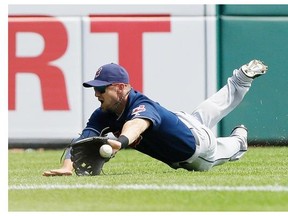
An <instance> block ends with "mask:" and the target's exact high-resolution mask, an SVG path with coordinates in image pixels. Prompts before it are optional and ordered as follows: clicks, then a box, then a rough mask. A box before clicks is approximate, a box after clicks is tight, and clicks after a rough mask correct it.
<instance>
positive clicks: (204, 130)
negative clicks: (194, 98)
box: [180, 70, 253, 171]
mask: <svg viewBox="0 0 288 216" xmlns="http://www.w3.org/2000/svg"><path fill="white" fill-rule="evenodd" d="M252 81H253V79H251V78H248V77H246V76H245V75H244V74H243V73H242V72H241V71H239V70H234V71H233V75H232V76H231V77H230V78H228V80H227V84H226V85H225V86H224V87H223V88H221V89H220V90H219V91H218V92H216V93H215V94H214V95H212V96H211V97H209V98H208V99H207V100H205V101H204V102H203V103H201V104H200V105H199V106H198V107H197V108H196V109H195V111H194V112H193V113H192V115H191V117H192V118H190V117H189V116H188V115H186V116H185V115H182V116H181V118H180V119H182V120H183V121H184V122H186V124H187V125H189V124H190V125H191V128H194V129H193V130H194V132H195V133H196V134H197V135H198V138H199V140H200V148H199V149H198V151H199V152H198V154H199V156H198V157H197V158H196V159H193V160H191V161H189V159H188V160H187V161H185V162H184V163H181V166H182V167H183V168H185V169H187V170H195V171H207V170H209V169H211V168H212V167H213V166H217V165H220V164H223V163H225V162H227V161H229V160H230V159H231V157H232V156H234V155H236V154H239V152H240V142H241V141H240V140H239V138H238V137H235V136H233V137H225V138H216V137H215V135H214V134H213V132H212V131H211V130H210V129H211V128H213V127H214V126H215V125H216V124H217V123H218V122H219V121H220V120H221V119H222V118H224V117H225V116H226V115H227V114H228V113H230V112H231V111H232V110H233V109H234V108H235V107H236V106H237V105H239V103H240V102H241V101H242V100H243V98H244V96H245V95H246V93H247V92H248V91H249V88H250V87H251V83H252ZM193 119H196V121H197V122H198V123H197V122H195V120H193ZM187 122H189V123H187ZM240 153H241V152H240ZM241 154H242V153H241ZM243 154H244V153H243ZM241 156H242V155H241Z"/></svg>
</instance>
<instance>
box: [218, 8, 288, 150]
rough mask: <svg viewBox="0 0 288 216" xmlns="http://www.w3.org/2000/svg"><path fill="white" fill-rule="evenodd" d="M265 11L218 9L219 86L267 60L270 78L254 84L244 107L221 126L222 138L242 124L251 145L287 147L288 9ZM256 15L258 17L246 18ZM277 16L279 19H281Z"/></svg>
mask: <svg viewBox="0 0 288 216" xmlns="http://www.w3.org/2000/svg"><path fill="white" fill-rule="evenodd" d="M275 7H276V9H277V10H276V9H275ZM256 9H257V10H256ZM262 9H263V10H262V11H261V6H257V7H255V6H247V5H246V6H241V7H240V6H237V5H235V6H232V5H229V6H225V5H223V6H218V12H219V14H218V15H219V22H218V27H219V28H218V69H219V71H218V72H219V87H220V86H222V85H224V84H225V83H226V80H227V78H228V77H229V76H230V75H231V73H232V70H233V69H235V68H238V67H239V66H241V65H242V64H243V63H246V62H249V61H250V60H251V59H260V60H263V61H264V62H265V63H266V64H267V65H268V66H269V70H268V73H267V74H266V75H264V76H262V77H260V78H259V79H256V80H255V81H254V83H253V86H252V88H251V90H250V91H249V92H248V94H247V96H246V97H245V98H244V101H243V102H242V103H241V104H240V106H239V107H237V108H236V109H235V110H234V111H233V112H232V113H230V114H229V115H228V116H227V117H226V118H225V119H224V120H222V121H221V124H220V134H221V135H225V136H226V135H228V134H229V133H230V131H231V129H232V128H233V127H234V126H235V125H237V124H239V123H243V124H245V125H246V126H247V127H248V129H249V141H250V142H251V141H252V142H255V144H256V143H266V144H270V145H272V144H273V145H274V144H276V145H286V144H287V143H288V6H286V7H282V8H280V7H277V6H271V8H270V10H269V8H268V7H267V6H265V7H263V8H262ZM280 9H281V10H280ZM253 11H254V12H255V14H254V16H246V15H247V14H249V15H252V12H253ZM273 11H274V13H273ZM279 11H280V12H281V13H280V14H279V15H280V16H277V13H278V12H279ZM221 13H223V14H224V15H223V14H221ZM226 14H230V15H226ZM234 14H236V15H237V16H234ZM241 14H242V15H241ZM265 14H268V15H269V16H268V15H265ZM271 14H273V16H272V15H271ZM283 14H286V15H287V16H283ZM232 15H233V16H232ZM244 15H245V16H244ZM256 15H261V16H256ZM270 15H271V16H270Z"/></svg>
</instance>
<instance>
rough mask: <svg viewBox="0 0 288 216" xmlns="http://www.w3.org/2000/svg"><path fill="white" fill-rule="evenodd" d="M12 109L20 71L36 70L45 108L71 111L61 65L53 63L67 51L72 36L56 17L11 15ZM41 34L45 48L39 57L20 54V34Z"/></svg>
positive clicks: (9, 78)
mask: <svg viewBox="0 0 288 216" xmlns="http://www.w3.org/2000/svg"><path fill="white" fill-rule="evenodd" d="M8 28H9V30H8V33H9V45H8V46H9V48H8V49H9V75H8V81H9V90H8V91H9V93H8V94H9V95H8V98H9V99H8V100H9V101H8V106H9V110H15V109H16V83H15V80H16V79H15V78H16V74H17V73H34V74H36V75H37V76H38V77H39V80H40V83H41V93H42V100H43V108H44V110H69V105H68V98H67V93H66V91H67V89H66V84H65V78H64V75H63V73H62V71H61V69H60V68H58V67H56V66H53V65H51V64H50V62H52V61H54V60H56V59H59V58H60V57H61V56H62V55H63V54H64V53H65V51H66V49H67V44H68V36H67V32H66V29H65V26H64V25H63V24H62V23H61V22H60V21H59V20H57V19H56V18H53V17H43V16H42V17H37V18H36V19H35V17H21V18H15V17H10V18H9V27H8ZM21 32H33V33H37V34H40V35H41V36H42V37H43V39H44V41H45V44H44V51H43V52H42V53H41V54H40V55H39V56H36V57H17V56H16V46H17V44H16V42H17V41H16V34H17V33H21Z"/></svg>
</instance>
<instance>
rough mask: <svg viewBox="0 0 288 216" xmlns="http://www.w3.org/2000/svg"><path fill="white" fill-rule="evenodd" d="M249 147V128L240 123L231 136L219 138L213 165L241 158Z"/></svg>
mask: <svg viewBox="0 0 288 216" xmlns="http://www.w3.org/2000/svg"><path fill="white" fill-rule="evenodd" d="M247 148H248V145H247V128H245V127H244V126H243V125H239V126H237V127H235V128H234V129H233V131H232V132H231V134H230V136H229V137H220V138H217V151H216V155H215V157H214V163H213V166H217V165H221V164H223V163H225V162H228V161H236V160H239V159H240V158H241V157H242V156H243V155H244V154H245V152H246V151H247Z"/></svg>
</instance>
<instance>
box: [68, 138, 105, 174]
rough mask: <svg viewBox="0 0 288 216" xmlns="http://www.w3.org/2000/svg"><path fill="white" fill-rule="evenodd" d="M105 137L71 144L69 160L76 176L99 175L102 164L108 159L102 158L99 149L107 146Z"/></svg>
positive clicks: (86, 139)
mask: <svg viewBox="0 0 288 216" xmlns="http://www.w3.org/2000/svg"><path fill="white" fill-rule="evenodd" d="M107 140H108V138H107V137H99V136H94V137H88V138H85V139H81V140H76V141H75V142H72V143H71V160H72V162H73V168H74V169H75V173H76V175H78V176H95V175H100V173H101V170H102V167H103V166H104V163H106V162H107V161H109V160H110V158H103V157H102V156H101V155H100V153H99V149H100V147H101V146H102V145H104V144H108V141H107Z"/></svg>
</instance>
